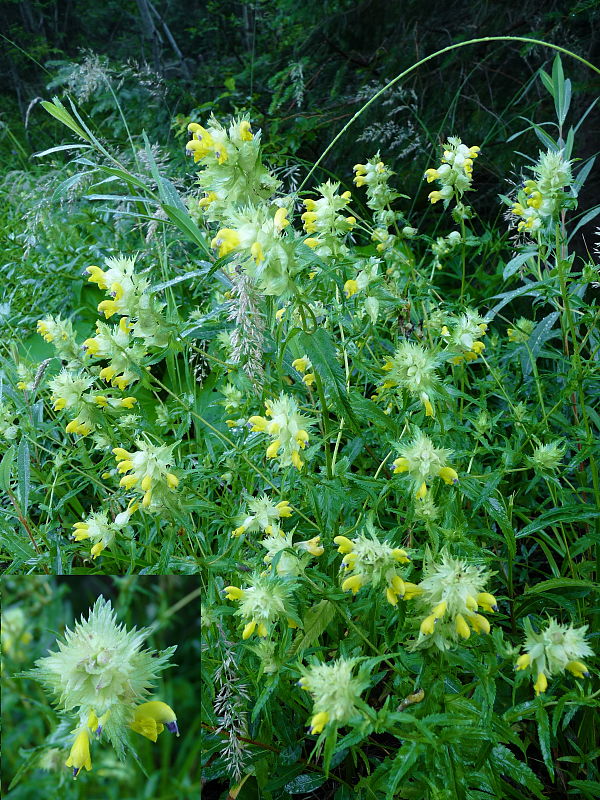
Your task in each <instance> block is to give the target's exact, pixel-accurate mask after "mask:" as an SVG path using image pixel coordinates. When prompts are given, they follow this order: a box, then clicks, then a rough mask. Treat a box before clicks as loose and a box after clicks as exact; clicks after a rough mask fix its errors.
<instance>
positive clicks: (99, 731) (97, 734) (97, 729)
mask: <svg viewBox="0 0 600 800" xmlns="http://www.w3.org/2000/svg"><path fill="white" fill-rule="evenodd" d="M101 733H102V725H98V727H97V728H96V736H100V734H101Z"/></svg>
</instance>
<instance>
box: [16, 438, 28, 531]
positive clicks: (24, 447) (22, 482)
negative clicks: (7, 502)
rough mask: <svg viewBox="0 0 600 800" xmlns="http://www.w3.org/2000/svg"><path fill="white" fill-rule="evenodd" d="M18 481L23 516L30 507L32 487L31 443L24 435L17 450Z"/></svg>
mask: <svg viewBox="0 0 600 800" xmlns="http://www.w3.org/2000/svg"><path fill="white" fill-rule="evenodd" d="M17 483H18V486H19V501H20V503H21V510H22V512H23V516H26V514H27V509H28V508H29V489H30V487H31V463H30V456H29V444H28V443H27V439H25V437H23V438H22V439H21V441H20V442H19V448H18V450H17Z"/></svg>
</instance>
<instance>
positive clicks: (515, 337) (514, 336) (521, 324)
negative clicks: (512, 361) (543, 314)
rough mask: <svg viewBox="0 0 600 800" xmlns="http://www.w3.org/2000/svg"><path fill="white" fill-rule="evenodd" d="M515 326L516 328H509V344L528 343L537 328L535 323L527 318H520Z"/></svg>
mask: <svg viewBox="0 0 600 800" xmlns="http://www.w3.org/2000/svg"><path fill="white" fill-rule="evenodd" d="M513 325H514V326H515V327H514V328H507V330H506V334H507V336H508V341H509V342H518V343H520V342H526V341H527V340H528V339H529V337H530V336H531V334H532V333H533V329H534V328H535V322H534V321H533V320H531V319H527V318H526V317H519V319H518V320H517V321H516V322H514V323H513Z"/></svg>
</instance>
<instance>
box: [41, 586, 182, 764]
mask: <svg viewBox="0 0 600 800" xmlns="http://www.w3.org/2000/svg"><path fill="white" fill-rule="evenodd" d="M149 634H150V631H149V630H148V629H142V630H137V629H136V628H133V629H132V630H130V631H128V630H126V628H125V626H124V625H118V624H117V622H116V617H115V613H114V611H113V609H112V607H111V604H110V602H108V601H106V600H104V598H103V597H99V598H98V599H97V601H96V603H95V604H94V607H93V609H91V611H90V613H89V616H88V618H87V619H86V620H84V619H83V617H82V618H81V622H78V623H76V624H75V628H74V630H72V631H71V630H70V629H69V628H67V630H66V632H65V638H64V642H63V641H59V642H58V646H59V650H58V652H51V653H50V655H49V656H47V657H45V658H40V659H38V660H37V661H36V667H35V669H34V670H32V671H31V672H30V673H28V675H30V676H31V677H33V678H35V679H36V680H39V681H40V682H41V683H42V684H44V686H45V687H46V688H47V689H48V690H49V691H50V692H51V693H52V694H53V695H54V696H55V699H56V702H57V704H58V706H59V707H60V708H61V709H62V710H63V711H64V712H71V713H73V714H74V715H75V727H74V729H73V730H72V731H71V733H72V734H73V737H74V738H73V743H72V746H71V751H70V753H69V757H68V758H67V760H66V762H65V764H66V766H68V767H72V769H73V776H74V777H77V775H78V774H79V772H80V770H81V769H82V768H83V767H85V769H86V770H91V768H92V761H91V755H90V739H91V737H92V736H95V737H96V739H98V740H99V739H100V738H101V737H102V736H106V737H107V738H108V740H109V741H110V742H111V743H112V744H113V746H114V747H115V748H116V749H117V752H118V753H119V754H122V753H123V750H124V747H125V745H126V744H127V729H128V728H131V729H132V730H134V731H136V732H138V733H141V734H142V735H143V736H145V737H147V738H148V739H151V740H152V741H156V739H157V736H158V735H159V734H160V733H161V732H162V730H163V729H164V727H165V726H166V727H167V728H168V729H169V730H170V731H172V732H173V733H176V734H177V735H179V730H178V727H177V721H176V716H175V714H174V712H173V710H172V709H171V708H170V707H169V706H168V705H167V704H166V703H163V702H161V701H158V700H150V701H146V697H147V695H148V691H149V688H150V687H151V686H152V682H153V680H154V679H155V678H156V677H157V674H158V672H159V671H160V670H163V669H166V668H167V667H168V666H169V663H168V661H169V658H170V657H171V655H172V654H173V652H174V650H175V647H170V648H168V649H167V650H163V651H161V652H158V653H157V652H153V651H150V650H145V649H142V644H143V642H144V640H145V639H146V638H147V637H148V635H149Z"/></svg>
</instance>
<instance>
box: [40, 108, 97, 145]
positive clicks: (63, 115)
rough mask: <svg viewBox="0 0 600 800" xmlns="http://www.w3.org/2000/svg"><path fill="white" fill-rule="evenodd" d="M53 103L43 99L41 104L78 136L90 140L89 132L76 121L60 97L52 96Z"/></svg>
mask: <svg viewBox="0 0 600 800" xmlns="http://www.w3.org/2000/svg"><path fill="white" fill-rule="evenodd" d="M52 101H53V102H52V103H50V102H49V101H48V100H43V101H42V103H41V106H42V108H43V109H45V110H46V111H47V112H48V113H49V114H50V115H51V116H53V117H54V119H57V120H58V121H59V122H62V124H63V125H66V126H67V128H69V129H70V130H72V131H73V133H76V134H77V136H79V137H81V138H82V139H85V141H86V142H90V141H91V140H90V137H89V136H88V135H87V133H86V132H85V131H84V130H83V128H82V127H81V126H80V125H78V124H77V122H75V119H74V118H73V117H72V116H71V114H69V112H68V111H67V109H66V108H65V107H64V106H63V104H62V103H61V102H60V100H59V99H58V97H53V98H52Z"/></svg>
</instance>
